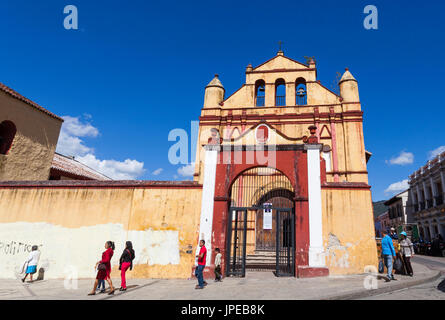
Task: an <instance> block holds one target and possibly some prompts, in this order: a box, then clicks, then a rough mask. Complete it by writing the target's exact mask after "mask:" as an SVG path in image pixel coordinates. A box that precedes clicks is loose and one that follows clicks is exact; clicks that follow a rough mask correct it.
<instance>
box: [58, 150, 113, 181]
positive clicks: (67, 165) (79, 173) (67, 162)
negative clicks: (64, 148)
mask: <svg viewBox="0 0 445 320" xmlns="http://www.w3.org/2000/svg"><path fill="white" fill-rule="evenodd" d="M50 172H51V174H50V177H49V180H112V179H111V178H109V177H107V176H105V175H103V174H102V173H100V172H97V171H96V170H94V169H91V168H90V167H88V166H86V165H84V164H83V163H81V162H79V161H77V160H76V159H74V157H69V156H64V155H62V154H60V153H57V152H56V153H55V154H54V158H53V162H52V164H51V171H50Z"/></svg>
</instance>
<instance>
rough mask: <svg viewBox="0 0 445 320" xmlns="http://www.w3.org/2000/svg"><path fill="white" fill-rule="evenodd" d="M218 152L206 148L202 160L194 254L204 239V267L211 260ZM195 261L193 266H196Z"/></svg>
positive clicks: (209, 147)
mask: <svg viewBox="0 0 445 320" xmlns="http://www.w3.org/2000/svg"><path fill="white" fill-rule="evenodd" d="M217 159H218V151H217V149H215V148H212V147H211V146H207V147H206V151H205V158H204V161H205V162H204V182H203V186H202V201H201V219H200V223H199V239H198V246H197V247H196V254H198V253H199V250H200V248H199V241H200V240H202V239H204V240H205V246H206V248H207V259H206V265H207V266H208V265H210V261H212V260H211V258H212V226H213V200H214V197H215V177H216V163H217ZM197 264H198V263H197V259H195V265H197Z"/></svg>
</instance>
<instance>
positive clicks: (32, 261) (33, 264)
mask: <svg viewBox="0 0 445 320" xmlns="http://www.w3.org/2000/svg"><path fill="white" fill-rule="evenodd" d="M38 248H39V247H38V246H32V248H31V252H30V253H29V256H28V259H27V260H26V262H25V263H26V264H27V265H28V267H27V268H26V274H25V277H24V278H23V279H22V282H25V280H26V277H27V276H28V274H29V279H30V281H29V282H32V275H33V274H34V273H36V272H37V264H38V263H39V259H40V251H39V250H38Z"/></svg>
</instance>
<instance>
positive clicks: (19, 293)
mask: <svg viewBox="0 0 445 320" xmlns="http://www.w3.org/2000/svg"><path fill="white" fill-rule="evenodd" d="M413 268H414V272H415V276H414V277H413V278H411V277H408V276H401V275H396V278H397V279H398V281H391V282H389V283H386V282H385V281H384V280H383V279H381V280H377V282H376V283H377V285H378V288H377V289H373V290H367V289H365V287H364V280H365V278H366V277H367V276H368V277H369V275H365V274H363V275H354V276H330V277H325V278H312V279H296V278H277V277H275V276H274V275H273V274H272V273H271V272H249V273H247V275H246V277H245V278H225V279H224V281H223V282H221V283H215V282H213V281H208V282H209V284H208V286H207V287H205V289H203V290H195V289H194V287H195V285H196V282H197V281H196V279H191V280H156V279H130V280H128V281H127V283H128V290H127V291H126V292H125V293H122V292H119V291H116V292H115V295H114V296H110V295H108V294H97V295H95V296H87V294H88V292H89V291H90V290H91V288H92V285H93V281H94V280H93V279H83V280H78V289H77V290H73V289H71V290H67V289H65V287H64V281H63V280H43V281H36V282H34V283H31V284H28V283H25V284H23V283H22V282H21V281H20V280H0V299H2V300H12V299H32V300H36V299H37V300H39V299H56V300H70V299H71V300H95V299H96V300H99V299H112V300H121V299H123V300H126V299H129V300H241V299H243V300H250V299H252V300H256V299H258V300H262V299H265V300H310V299H321V300H326V299H358V298H363V297H367V296H371V295H374V294H381V293H385V292H390V291H394V290H399V289H402V288H407V287H410V286H414V285H418V284H421V283H425V282H429V281H433V280H435V279H437V278H438V277H439V276H440V272H439V271H437V270H431V269H429V268H427V267H426V266H423V265H421V264H418V263H413ZM371 278H373V279H376V277H375V276H371ZM368 279H369V278H368ZM113 284H114V286H115V287H117V288H119V285H120V280H119V279H113ZM107 286H108V285H107Z"/></svg>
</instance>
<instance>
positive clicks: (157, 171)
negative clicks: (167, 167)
mask: <svg viewBox="0 0 445 320" xmlns="http://www.w3.org/2000/svg"><path fill="white" fill-rule="evenodd" d="M162 171H164V169H162V168H159V169H156V170H155V171H153V172H152V174H153V175H154V176H158V175H160V174H161V172H162Z"/></svg>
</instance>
